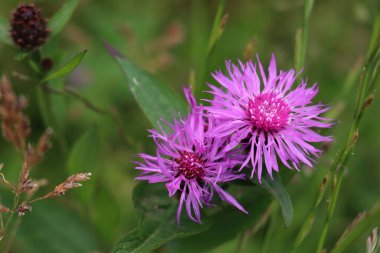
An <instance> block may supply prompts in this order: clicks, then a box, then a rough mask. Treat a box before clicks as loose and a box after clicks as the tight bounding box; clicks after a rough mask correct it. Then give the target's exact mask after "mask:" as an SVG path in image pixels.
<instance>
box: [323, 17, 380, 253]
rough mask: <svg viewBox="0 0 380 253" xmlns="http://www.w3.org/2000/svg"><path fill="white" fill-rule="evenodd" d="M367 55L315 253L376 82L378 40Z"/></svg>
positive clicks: (376, 29)
mask: <svg viewBox="0 0 380 253" xmlns="http://www.w3.org/2000/svg"><path fill="white" fill-rule="evenodd" d="M379 16H380V13H379V14H378V15H377V18H376V24H375V26H374V29H373V32H372V37H371V38H374V37H375V38H377V37H378V36H379V27H378V25H377V23H378V22H380V19H379ZM372 41H373V39H371V43H372ZM367 55H368V58H367V61H366V63H365V64H364V66H363V70H362V74H361V76H360V85H359V91H358V97H357V103H356V107H355V112H354V118H353V121H352V124H351V128H350V131H349V133H348V135H347V138H346V142H345V146H344V148H343V149H342V150H341V152H340V153H339V155H338V156H337V157H336V159H335V161H334V163H333V165H332V166H331V169H330V174H331V175H334V177H333V180H334V181H333V185H332V189H331V193H330V197H329V204H328V208H327V215H326V219H325V223H324V226H323V229H322V232H321V236H320V238H319V241H318V246H317V250H316V253H320V252H321V251H322V250H323V247H324V244H325V241H326V237H327V233H328V231H329V228H330V225H331V220H332V217H333V214H334V211H335V208H336V203H337V199H338V196H339V192H340V188H341V186H342V182H343V178H344V172H345V166H346V164H347V162H348V160H349V158H350V157H351V156H350V154H351V152H352V149H353V148H354V146H355V143H356V141H357V139H358V133H359V132H358V130H359V129H358V126H359V123H360V121H361V119H362V115H363V113H364V111H365V109H366V108H367V107H368V105H367V103H366V97H368V96H369V95H372V94H371V92H372V89H373V88H374V87H375V83H374V82H377V78H376V76H377V72H378V69H377V68H376V66H377V64H379V62H380V44H379V42H377V45H376V46H372V45H370V47H369V52H368V53H367ZM373 77H375V78H373ZM368 87H370V90H369V89H368Z"/></svg>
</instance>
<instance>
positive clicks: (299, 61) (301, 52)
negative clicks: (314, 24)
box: [294, 0, 314, 71]
mask: <svg viewBox="0 0 380 253" xmlns="http://www.w3.org/2000/svg"><path fill="white" fill-rule="evenodd" d="M304 4H305V7H304V15H303V21H302V28H301V30H300V31H299V33H298V34H297V36H296V50H295V64H294V65H295V68H296V71H299V70H301V69H302V67H303V66H304V63H305V58H306V47H307V41H308V36H309V20H310V14H311V11H312V10H313V6H314V0H305V2H304Z"/></svg>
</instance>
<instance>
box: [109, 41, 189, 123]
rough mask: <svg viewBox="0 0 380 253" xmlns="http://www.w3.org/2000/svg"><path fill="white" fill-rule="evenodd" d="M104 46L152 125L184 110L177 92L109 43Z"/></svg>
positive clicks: (169, 118)
mask: <svg viewBox="0 0 380 253" xmlns="http://www.w3.org/2000/svg"><path fill="white" fill-rule="evenodd" d="M106 47H107V49H108V51H109V53H110V54H111V55H112V57H113V58H114V59H115V60H116V62H117V63H118V64H119V66H120V67H121V69H122V70H123V72H124V75H125V77H126V78H127V80H128V86H129V89H130V91H131V92H132V94H133V96H134V97H135V99H136V102H137V103H138V105H139V106H140V108H141V109H142V111H143V112H144V113H145V116H146V117H147V118H148V119H149V121H150V122H151V123H152V125H153V126H155V127H157V126H158V123H159V121H160V120H161V119H165V120H169V121H170V120H171V119H172V118H173V117H176V116H177V115H178V113H184V112H186V107H185V104H184V102H183V99H181V98H180V97H179V96H178V94H176V93H175V92H173V91H171V90H170V89H169V88H168V87H166V86H165V85H163V84H162V83H160V82H159V81H157V80H155V78H154V77H153V76H152V75H150V74H149V73H147V72H146V71H144V70H142V69H141V68H139V67H137V66H135V65H134V64H132V63H131V62H130V61H128V60H127V59H125V58H123V57H122V56H121V55H120V54H119V53H118V52H116V51H115V50H114V49H113V48H111V47H110V46H109V45H106Z"/></svg>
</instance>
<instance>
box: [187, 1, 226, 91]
mask: <svg viewBox="0 0 380 253" xmlns="http://www.w3.org/2000/svg"><path fill="white" fill-rule="evenodd" d="M225 4H226V0H219V1H218V6H217V10H216V15H215V17H214V22H213V25H212V29H211V34H210V37H209V40H208V44H207V51H206V53H205V57H204V59H203V61H202V65H201V68H200V69H199V73H197V78H196V85H195V87H194V93H195V94H196V95H199V94H200V93H201V91H202V88H203V87H204V83H203V82H204V76H205V72H206V67H207V63H208V61H209V59H210V56H211V54H212V52H213V50H214V48H215V45H216V42H217V41H218V39H219V38H220V36H221V34H222V32H223V28H224V27H221V26H222V24H221V21H222V18H223V10H224V6H225Z"/></svg>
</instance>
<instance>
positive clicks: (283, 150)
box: [205, 55, 332, 182]
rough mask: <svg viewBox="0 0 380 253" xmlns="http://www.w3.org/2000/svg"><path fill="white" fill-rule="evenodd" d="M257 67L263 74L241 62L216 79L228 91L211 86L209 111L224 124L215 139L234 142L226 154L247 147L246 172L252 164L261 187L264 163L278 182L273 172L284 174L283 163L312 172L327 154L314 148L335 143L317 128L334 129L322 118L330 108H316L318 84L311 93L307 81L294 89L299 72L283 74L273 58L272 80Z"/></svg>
mask: <svg viewBox="0 0 380 253" xmlns="http://www.w3.org/2000/svg"><path fill="white" fill-rule="evenodd" d="M257 61H258V67H259V72H260V74H259V73H258V71H257V70H256V64H253V63H252V62H251V61H250V62H247V63H245V64H244V63H242V62H239V66H237V65H234V64H231V62H229V61H228V62H227V64H226V65H227V71H228V75H225V74H223V73H222V72H221V71H217V72H216V73H214V74H213V77H214V78H215V80H216V81H217V82H218V83H219V84H220V85H222V86H223V88H224V89H220V88H218V87H216V86H213V85H210V87H211V89H212V91H211V93H212V94H213V95H214V99H213V100H212V101H210V102H211V106H208V107H206V108H205V109H206V110H207V111H208V113H209V117H212V118H215V119H216V120H218V122H220V123H218V125H217V126H215V127H214V128H213V129H210V131H209V134H210V135H211V136H212V137H214V138H225V137H229V138H230V142H229V144H228V145H227V146H226V147H225V149H224V151H229V150H231V149H234V148H235V147H237V146H238V145H239V144H241V147H243V148H245V150H246V151H247V152H246V157H245V158H244V159H243V162H242V164H241V167H240V170H242V169H243V168H244V167H246V166H247V165H248V164H250V165H251V166H252V172H251V178H252V177H253V175H254V174H255V173H257V177H258V179H259V182H261V177H262V168H263V162H264V163H265V167H266V170H267V172H268V174H269V175H270V176H271V177H272V172H273V170H275V171H277V172H278V163H277V157H278V158H279V160H280V161H281V162H282V163H283V164H284V165H286V166H287V167H288V168H290V169H292V168H293V167H294V168H295V169H296V170H299V165H300V163H305V164H307V165H308V166H310V167H312V162H314V160H313V158H312V157H313V156H314V157H316V156H317V155H318V153H319V152H321V151H320V150H318V149H317V148H315V147H313V146H312V145H311V144H310V143H313V142H326V141H331V138H330V137H326V136H322V135H320V134H318V133H316V132H315V131H313V130H312V128H328V127H331V125H332V124H331V123H328V122H323V121H326V120H328V119H326V118H323V117H321V116H320V114H321V113H324V112H326V111H327V110H328V109H329V108H328V107H326V106H325V105H323V104H312V102H311V100H312V99H313V98H314V96H315V95H316V94H317V93H318V87H317V84H314V85H313V86H312V87H310V88H307V87H306V81H301V82H300V84H298V86H297V87H296V88H294V89H291V88H292V86H293V85H294V83H295V82H296V78H297V74H296V73H295V71H294V70H293V69H291V70H289V71H282V70H280V72H279V73H278V72H277V68H276V59H275V57H274V55H272V59H271V61H270V64H269V68H268V72H269V74H268V75H266V74H265V72H264V69H263V67H262V65H261V63H260V61H259V59H258V58H257Z"/></svg>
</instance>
